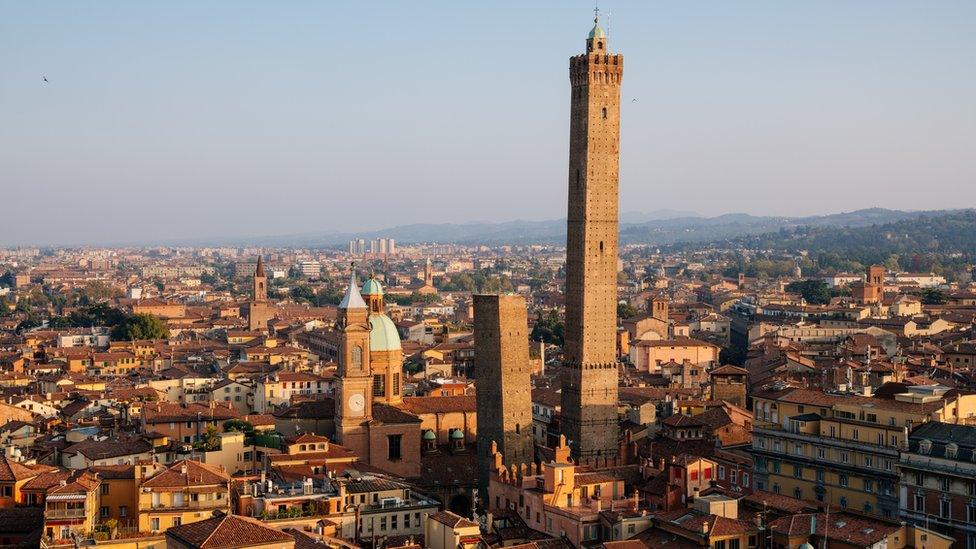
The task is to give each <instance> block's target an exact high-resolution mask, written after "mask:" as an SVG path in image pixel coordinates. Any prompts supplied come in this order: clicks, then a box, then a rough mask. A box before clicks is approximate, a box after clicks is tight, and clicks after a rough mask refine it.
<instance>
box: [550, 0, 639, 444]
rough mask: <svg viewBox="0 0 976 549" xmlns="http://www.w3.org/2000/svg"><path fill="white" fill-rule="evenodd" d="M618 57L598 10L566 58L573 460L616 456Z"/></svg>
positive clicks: (566, 413) (566, 421)
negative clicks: (576, 51)
mask: <svg viewBox="0 0 976 549" xmlns="http://www.w3.org/2000/svg"><path fill="white" fill-rule="evenodd" d="M623 71H624V58H623V56H622V55H619V54H610V53H608V49H607V35H606V33H604V32H603V29H601V28H600V23H599V15H598V16H597V18H595V19H594V25H593V30H591V31H590V35H589V37H588V38H587V40H586V53H585V54H582V55H577V56H575V57H572V58H571V59H570V60H569V80H570V84H571V88H572V101H571V107H570V123H569V212H568V223H567V225H568V226H567V229H568V231H567V236H566V335H565V340H566V343H565V346H564V355H565V364H564V368H563V379H562V423H561V429H562V433H563V434H564V435H565V436H566V438H567V440H568V441H569V445H570V448H571V449H572V453H573V456H574V457H576V459H577V460H579V461H585V460H594V459H600V458H613V457H615V456H616V455H617V433H618V426H617V377H618V374H617V351H616V339H615V337H616V330H617V187H618V173H617V167H618V160H619V156H620V152H619V146H620V83H621V80H622V79H623Z"/></svg>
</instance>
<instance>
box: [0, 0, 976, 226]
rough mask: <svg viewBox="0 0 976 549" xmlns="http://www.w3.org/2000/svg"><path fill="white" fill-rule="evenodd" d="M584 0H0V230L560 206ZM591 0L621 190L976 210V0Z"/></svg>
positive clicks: (448, 218) (392, 221)
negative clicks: (610, 58)
mask: <svg viewBox="0 0 976 549" xmlns="http://www.w3.org/2000/svg"><path fill="white" fill-rule="evenodd" d="M592 7H593V5H592V3H590V2H569V1H558V2H557V1H552V2H531V3H524V2H419V3H418V2H411V3H407V2H396V3H362V2H342V3H338V2H230V1H227V2H189V1H186V2H179V1H178V2H172V1H168V2H155V3H153V2H108V1H103V2H91V3H82V2H60V3H53V2H4V3H2V4H0V202H2V203H3V204H4V206H5V207H4V208H3V209H2V210H0V211H2V213H0V244H11V243H28V242H33V243H94V242H118V241H126V240H135V239H168V238H187V237H206V236H247V235H262V234H286V233H293V232H304V231H315V230H331V229H337V230H360V229H374V228H381V227H386V226H391V225H396V224H403V223H412V222H438V221H444V222H464V221H474V220H510V219H517V218H520V219H550V218H557V217H562V216H564V215H565V209H566V206H565V200H566V198H565V197H566V193H565V185H566V182H565V180H566V159H567V147H568V144H567V141H568V135H567V134H568V127H569V125H568V118H567V115H568V111H569V104H568V101H569V82H568V77H567V65H568V57H569V56H571V55H573V54H576V53H578V52H580V51H581V50H582V48H583V45H584V39H585V36H586V33H587V32H588V31H589V28H590V26H591V24H592V23H591V19H592ZM602 8H603V10H604V11H607V10H608V9H609V10H610V11H611V12H612V21H611V25H610V26H611V28H610V32H611V49H615V50H617V51H619V52H621V53H623V54H624V56H625V59H626V62H625V75H624V91H623V96H624V101H623V112H622V117H623V118H622V153H621V154H622V156H621V200H622V206H621V209H623V210H628V211H641V210H642V211H650V210H656V209H659V208H671V209H679V210H691V211H696V212H699V213H702V214H706V215H714V214H720V213H726V212H733V211H744V212H749V213H753V214H776V215H805V214H816V213H828V212H836V211H843V210H851V209H856V208H861V207H872V206H882V207H891V208H906V209H927V208H940V207H965V206H970V207H971V206H976V154H973V150H974V149H976V33H973V32H972V29H973V28H974V26H976V2H963V1H959V2H951V1H936V2H899V1H890V0H889V1H853V2H852V1H844V2H830V1H817V2H783V1H773V0H770V1H762V0H755V1H748V2H745V1H742V2H740V1H731V0H724V1H714V2H708V1H701V2H678V1H675V2H622V1H621V2H615V3H607V2H604V3H603V5H602ZM42 77H47V78H48V80H49V83H47V84H45V83H44V82H43V81H42ZM635 98H636V99H637V101H636V102H634V101H633V99H635Z"/></svg>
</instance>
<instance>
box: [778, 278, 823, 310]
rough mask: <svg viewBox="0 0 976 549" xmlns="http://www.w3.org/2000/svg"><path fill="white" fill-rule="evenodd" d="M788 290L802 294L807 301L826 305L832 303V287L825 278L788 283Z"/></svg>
mask: <svg viewBox="0 0 976 549" xmlns="http://www.w3.org/2000/svg"><path fill="white" fill-rule="evenodd" d="M786 291H787V292H790V293H793V294H800V295H801V296H803V299H805V300H806V301H807V303H810V304H813V305H826V304H827V303H830V287H829V286H827V283H826V282H824V281H823V280H813V279H811V280H800V281H797V282H790V283H789V284H787V285H786Z"/></svg>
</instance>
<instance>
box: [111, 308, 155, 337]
mask: <svg viewBox="0 0 976 549" xmlns="http://www.w3.org/2000/svg"><path fill="white" fill-rule="evenodd" d="M111 335H112V339H116V340H125V341H134V340H137V339H166V338H168V337H169V328H167V327H166V324H164V323H163V321H162V320H160V319H159V317H157V316H155V315H151V314H148V313H139V314H135V315H132V316H129V317H127V318H126V319H125V320H124V321H122V322H121V323H119V324H117V325H116V326H115V327H114V328H112V333H111Z"/></svg>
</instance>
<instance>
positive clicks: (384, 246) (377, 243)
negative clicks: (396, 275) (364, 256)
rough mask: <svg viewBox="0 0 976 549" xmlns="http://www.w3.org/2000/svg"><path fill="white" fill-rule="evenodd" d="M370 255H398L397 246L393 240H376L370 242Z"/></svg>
mask: <svg viewBox="0 0 976 549" xmlns="http://www.w3.org/2000/svg"><path fill="white" fill-rule="evenodd" d="M369 253H371V254H378V255H385V254H393V253H396V245H395V243H394V241H393V239H392V238H374V239H373V240H370V242H369Z"/></svg>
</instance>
